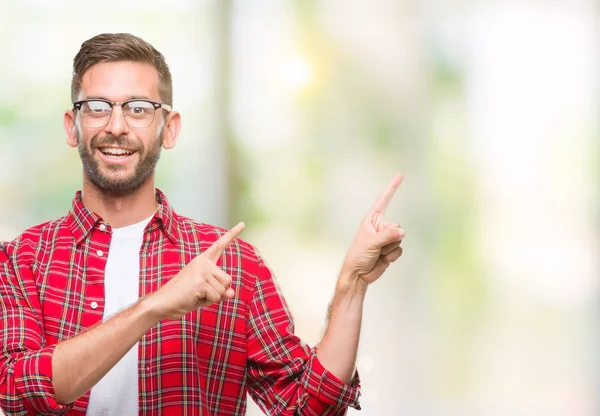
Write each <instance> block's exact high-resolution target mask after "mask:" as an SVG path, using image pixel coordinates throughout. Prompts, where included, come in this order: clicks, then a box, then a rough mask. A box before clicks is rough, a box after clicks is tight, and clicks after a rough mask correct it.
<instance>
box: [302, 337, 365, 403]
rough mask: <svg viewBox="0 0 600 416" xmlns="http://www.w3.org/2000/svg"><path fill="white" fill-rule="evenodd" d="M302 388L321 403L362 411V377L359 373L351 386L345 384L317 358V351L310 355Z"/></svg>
mask: <svg viewBox="0 0 600 416" xmlns="http://www.w3.org/2000/svg"><path fill="white" fill-rule="evenodd" d="M300 382H301V383H302V386H303V387H304V388H305V389H306V391H307V392H309V393H310V394H311V395H313V396H315V397H316V398H317V399H319V401H321V402H323V403H326V404H328V405H331V406H334V407H337V408H347V407H352V408H354V409H357V410H360V404H359V402H358V399H359V397H360V377H359V376H358V371H355V372H354V377H353V378H352V382H351V383H350V385H348V384H345V383H344V382H343V381H341V380H340V379H338V378H337V377H336V376H334V375H333V373H331V372H329V371H327V369H325V367H323V364H321V362H320V361H319V359H318V358H317V350H316V348H313V349H312V350H311V353H310V359H309V361H308V367H307V371H305V372H304V374H303V376H302V379H301V380H300Z"/></svg>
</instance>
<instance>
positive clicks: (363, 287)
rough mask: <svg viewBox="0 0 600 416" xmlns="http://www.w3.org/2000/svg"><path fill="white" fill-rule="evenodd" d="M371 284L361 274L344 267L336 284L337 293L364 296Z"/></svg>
mask: <svg viewBox="0 0 600 416" xmlns="http://www.w3.org/2000/svg"><path fill="white" fill-rule="evenodd" d="M368 287H369V285H368V284H367V283H366V282H365V281H364V280H363V279H362V278H361V277H360V275H359V274H357V273H355V272H352V271H350V270H347V269H344V268H342V271H341V273H340V275H339V277H338V281H337V284H336V288H335V291H336V294H353V295H355V294H358V295H362V296H364V295H365V294H366V292H367V288H368Z"/></svg>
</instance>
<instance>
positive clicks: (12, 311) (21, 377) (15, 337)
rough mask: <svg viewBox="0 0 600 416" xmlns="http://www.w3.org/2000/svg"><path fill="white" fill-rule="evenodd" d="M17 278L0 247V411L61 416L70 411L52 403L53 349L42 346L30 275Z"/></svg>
mask: <svg viewBox="0 0 600 416" xmlns="http://www.w3.org/2000/svg"><path fill="white" fill-rule="evenodd" d="M18 272H19V273H17V269H16V268H15V267H13V264H12V262H11V259H10V258H9V256H8V254H7V253H6V250H5V249H4V247H2V245H1V244H0V408H2V411H3V412H4V413H5V414H6V415H7V416H8V415H33V414H35V415H38V414H42V415H46V414H53V415H57V414H63V413H66V411H67V410H69V409H70V408H71V407H72V405H67V406H65V405H59V404H58V403H57V402H56V400H55V397H54V386H53V385H52V354H53V352H54V347H55V345H51V346H48V345H46V341H45V336H44V331H43V329H42V323H41V319H40V315H41V311H39V301H38V295H37V290H36V289H35V288H36V286H35V282H34V280H33V276H32V274H31V271H30V269H25V268H24V269H21V270H18ZM34 304H36V305H37V306H38V307H37V308H35V307H34V306H33V305H34ZM36 309H37V314H36Z"/></svg>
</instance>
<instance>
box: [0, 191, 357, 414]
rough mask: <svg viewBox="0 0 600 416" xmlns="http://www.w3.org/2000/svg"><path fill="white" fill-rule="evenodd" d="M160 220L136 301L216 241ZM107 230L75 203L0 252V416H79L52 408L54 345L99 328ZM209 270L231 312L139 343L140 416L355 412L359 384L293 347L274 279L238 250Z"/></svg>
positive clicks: (209, 233)
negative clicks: (228, 295)
mask: <svg viewBox="0 0 600 416" xmlns="http://www.w3.org/2000/svg"><path fill="white" fill-rule="evenodd" d="M156 199H157V201H158V203H159V209H158V211H157V212H156V214H155V215H154V217H153V218H152V220H151V221H150V223H149V224H148V226H147V227H146V229H145V231H144V238H143V243H142V247H141V250H140V277H139V278H140V283H139V294H140V297H141V296H145V295H147V294H149V293H152V292H154V291H156V290H157V289H159V288H160V287H161V286H162V285H163V284H164V283H165V282H167V281H168V280H169V279H170V278H172V277H173V276H175V275H176V274H177V273H178V272H179V270H181V269H182V268H183V267H184V266H185V265H186V264H187V263H188V262H189V261H191V260H192V259H193V258H194V257H195V256H197V255H199V254H200V253H202V252H203V251H204V250H206V249H207V248H208V247H209V246H210V245H211V244H212V243H213V242H214V241H216V240H217V239H218V238H219V236H221V235H222V234H223V233H224V230H222V229H220V228H216V227H213V226H210V225H206V224H199V223H196V222H194V221H192V220H190V219H188V218H185V217H182V216H179V215H177V214H176V213H175V212H174V211H173V210H172V208H171V207H170V206H169V204H168V202H167V199H166V198H165V196H164V195H163V194H162V192H160V191H159V190H157V192H156ZM111 232H112V231H111V227H110V224H108V223H105V222H104V221H103V220H102V218H100V217H99V216H98V215H97V214H95V213H93V212H91V211H89V210H88V209H87V208H86V207H85V206H84V205H83V203H82V201H81V192H79V193H77V195H76V196H75V198H74V200H73V206H72V209H71V211H70V212H69V214H68V215H66V216H64V217H62V218H60V219H59V220H57V221H52V222H48V223H45V224H42V225H39V226H37V227H33V228H31V229H29V230H27V231H26V232H25V233H23V234H22V235H21V236H20V237H18V238H17V239H16V240H14V241H13V242H10V243H7V244H5V245H4V247H3V248H2V247H1V246H0V248H2V249H1V250H0V407H1V408H2V409H3V410H4V412H5V413H7V414H8V415H12V414H17V415H26V414H68V415H84V414H85V412H86V408H87V405H88V401H89V392H88V393H87V394H85V395H84V396H82V397H81V398H79V399H78V400H77V401H75V403H72V404H69V405H59V404H58V403H57V402H56V400H55V396H54V388H53V386H52V382H51V380H52V353H53V351H54V348H55V346H56V344H57V343H58V342H61V341H64V340H66V339H69V338H71V337H73V336H75V335H77V334H79V333H80V332H82V331H84V330H86V329H88V328H91V327H92V326H94V325H96V324H98V323H100V322H101V321H102V313H103V309H104V280H103V279H104V270H105V267H106V260H107V254H108V250H109V246H110V239H111ZM218 265H219V266H220V267H221V268H222V269H223V270H224V271H225V272H227V273H229V274H230V275H231V276H232V279H233V283H232V287H233V288H234V289H235V292H236V295H235V297H234V298H233V299H232V300H229V301H225V302H221V303H219V304H215V305H212V306H209V307H204V308H201V309H199V310H196V311H193V312H190V313H188V314H187V315H185V316H184V317H182V318H181V319H179V320H163V321H161V322H159V323H158V324H156V325H155V326H154V327H152V329H151V330H150V331H149V332H147V333H146V334H145V335H144V336H143V337H142V339H141V340H140V342H139V365H138V372H139V381H138V388H139V414H140V415H200V414H203V415H205V416H206V415H238V414H244V413H245V410H246V391H248V393H250V395H251V396H252V398H253V399H254V400H255V401H256V402H257V403H258V405H259V406H260V407H261V408H262V410H263V411H264V412H266V413H268V414H271V415H292V414H305V415H318V414H319V415H320V414H326V415H342V414H345V413H346V410H347V408H348V406H352V407H355V408H359V405H358V396H359V394H360V391H359V390H360V387H359V380H358V376H355V377H354V380H353V382H352V385H351V386H349V385H345V384H344V383H342V382H341V381H340V380H339V379H337V378H336V377H335V376H334V375H333V374H331V373H329V372H328V371H327V370H325V368H323V366H322V365H321V363H320V362H319V360H318V359H317V357H316V350H315V349H314V348H309V347H307V346H306V345H305V344H304V343H303V342H302V341H301V340H300V339H299V338H298V337H296V336H295V335H294V323H293V318H292V316H291V314H290V311H289V309H288V307H287V305H286V302H285V300H284V298H283V296H282V294H281V292H280V290H279V288H278V285H277V282H276V280H275V277H274V276H273V274H272V273H271V271H270V270H269V268H268V267H267V266H266V265H265V263H264V261H263V260H262V259H261V257H260V255H259V254H258V252H257V251H256V249H255V248H254V247H253V246H251V245H250V244H248V243H246V242H244V241H242V240H239V239H237V240H235V242H234V243H233V244H231V245H230V246H229V247H228V248H227V249H226V250H225V252H224V253H223V256H222V257H221V260H220V261H219V263H218Z"/></svg>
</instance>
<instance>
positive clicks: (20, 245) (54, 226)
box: [0, 216, 69, 260]
mask: <svg viewBox="0 0 600 416" xmlns="http://www.w3.org/2000/svg"><path fill="white" fill-rule="evenodd" d="M66 219H67V216H64V217H61V218H58V219H56V220H53V221H47V222H44V223H42V224H38V225H36V226H33V227H30V228H28V229H26V230H25V231H23V232H22V233H21V234H20V235H18V236H17V237H16V238H15V239H14V240H12V241H6V242H2V243H0V252H3V253H4V255H5V256H7V257H9V258H11V257H13V258H16V257H19V259H20V260H21V259H24V258H26V257H28V256H29V255H33V253H35V251H36V250H37V249H38V248H39V247H40V245H43V244H44V243H48V242H52V241H53V240H54V239H57V238H59V237H63V236H64V233H65V232H69V230H68V228H67V227H66ZM0 255H1V254H0Z"/></svg>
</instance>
